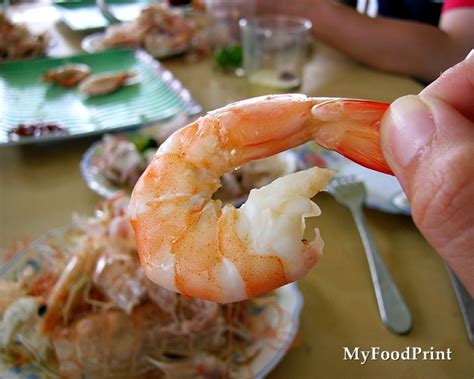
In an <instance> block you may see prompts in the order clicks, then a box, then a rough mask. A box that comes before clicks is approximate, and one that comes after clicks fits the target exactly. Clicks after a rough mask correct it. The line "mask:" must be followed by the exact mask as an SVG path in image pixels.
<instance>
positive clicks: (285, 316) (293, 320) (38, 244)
mask: <svg viewBox="0 0 474 379" xmlns="http://www.w3.org/2000/svg"><path fill="white" fill-rule="evenodd" d="M78 236H80V234H78V233H77V232H76V231H74V230H73V229H71V228H60V229H55V230H53V231H51V232H49V233H47V234H46V235H45V236H43V237H41V238H39V239H38V240H36V241H35V242H33V243H31V244H30V245H29V246H28V247H26V248H25V249H24V250H22V251H20V252H19V253H18V254H17V255H16V256H15V257H14V258H13V259H12V261H10V262H9V263H8V264H6V265H4V266H3V267H0V279H10V280H14V279H15V278H16V276H17V275H18V273H19V272H22V271H23V269H24V268H25V267H30V268H31V269H32V270H33V272H35V273H39V272H41V265H42V259H41V257H42V256H44V255H48V254H53V253H55V252H56V253H58V252H66V253H67V252H70V251H71V248H73V247H74V241H75V240H76V239H77V237H78ZM51 246H54V248H52V247H51ZM276 295H277V296H276V303H277V304H278V306H279V309H280V310H281V311H282V312H276V313H278V315H277V314H276V313H275V314H272V313H271V312H269V315H273V316H270V317H269V318H268V320H269V322H274V323H278V328H277V329H276V330H275V331H274V333H272V334H271V336H268V337H264V338H261V339H259V340H258V341H257V342H256V344H258V348H260V352H259V354H258V355H257V356H256V357H255V359H253V360H252V361H251V363H250V364H249V366H247V367H242V369H241V370H242V371H241V373H240V374H239V375H238V377H249V373H251V376H252V377H254V378H256V379H263V378H264V377H265V376H266V375H267V374H268V373H269V372H270V371H271V370H272V369H273V368H275V366H276V365H277V364H278V363H279V362H280V361H281V359H282V358H283V357H284V355H285V354H286V352H287V351H288V349H289V347H290V346H291V344H292V342H293V340H294V338H295V336H296V333H297V331H298V327H299V317H300V313H301V309H302V307H303V296H302V294H301V292H300V291H299V289H298V287H297V285H296V283H291V284H288V285H286V286H284V287H281V288H279V289H278V290H276ZM262 304H263V305H262V307H264V304H265V302H263V303H262ZM272 304H274V303H272ZM272 308H274V307H272ZM261 310H262V309H261V308H259V307H256V314H259V313H260V312H261ZM252 350H253V349H252ZM0 378H11V379H20V378H21V379H39V378H44V376H42V375H41V373H39V372H38V371H36V370H35V368H34V367H32V366H31V365H25V366H21V367H5V366H2V364H1V362H0Z"/></svg>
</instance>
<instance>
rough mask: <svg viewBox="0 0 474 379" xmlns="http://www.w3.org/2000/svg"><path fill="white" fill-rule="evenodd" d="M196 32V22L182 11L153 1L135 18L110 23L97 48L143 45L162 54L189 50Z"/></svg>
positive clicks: (154, 52)
mask: <svg viewBox="0 0 474 379" xmlns="http://www.w3.org/2000/svg"><path fill="white" fill-rule="evenodd" d="M194 35H195V31H194V26H193V23H192V22H191V20H189V19H188V18H186V17H184V16H183V15H182V12H181V11H180V10H177V9H173V8H170V7H168V6H167V5H166V4H151V5H149V6H148V7H146V8H144V9H143V10H142V11H141V13H140V15H139V16H138V17H137V18H136V19H135V20H134V21H131V22H127V23H122V24H116V25H110V26H109V27H108V28H107V29H106V31H105V34H104V35H103V38H101V41H100V46H98V47H99V50H104V49H110V48H117V47H132V48H143V49H145V50H146V51H148V52H149V53H150V54H151V55H153V56H157V57H160V56H166V55H168V54H169V53H170V52H183V51H185V50H187V49H188V48H189V47H190V45H191V42H192V39H193V37H194Z"/></svg>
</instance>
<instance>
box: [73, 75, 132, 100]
mask: <svg viewBox="0 0 474 379" xmlns="http://www.w3.org/2000/svg"><path fill="white" fill-rule="evenodd" d="M134 76H135V74H134V73H132V72H130V71H120V72H104V73H101V74H95V75H91V76H89V77H87V78H86V79H84V80H83V81H82V82H81V83H80V84H79V92H81V93H82V94H84V95H86V96H102V95H107V94H109V93H112V92H114V91H116V90H117V89H119V88H120V87H122V86H124V85H127V84H130V82H129V80H130V79H131V78H133V77H134Z"/></svg>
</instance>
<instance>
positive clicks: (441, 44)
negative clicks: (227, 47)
mask: <svg viewBox="0 0 474 379" xmlns="http://www.w3.org/2000/svg"><path fill="white" fill-rule="evenodd" d="M257 11H258V13H259V14H271V13H279V14H286V15H293V16H300V17H306V18H308V19H310V20H311V21H312V22H313V33H314V35H315V36H316V38H318V39H319V40H321V41H322V42H325V43H327V44H329V45H331V46H332V47H334V48H336V49H338V50H340V51H342V52H343V53H345V54H347V55H348V56H350V57H351V58H353V59H355V60H357V61H359V62H362V63H364V64H367V65H369V66H372V67H375V68H377V69H380V70H383V71H388V72H393V73H398V74H403V75H409V76H412V77H414V78H416V79H419V80H422V81H424V82H431V81H433V80H434V79H436V78H437V77H438V76H439V74H440V73H441V72H443V71H444V70H446V69H447V68H449V67H451V66H453V65H454V64H456V63H457V62H459V61H461V60H462V59H463V58H464V57H465V56H466V55H467V53H468V52H469V51H470V50H471V49H472V48H473V47H474V0H445V1H444V2H443V1H442V0H347V1H345V4H343V3H342V2H338V1H335V0H293V1H287V0H257Z"/></svg>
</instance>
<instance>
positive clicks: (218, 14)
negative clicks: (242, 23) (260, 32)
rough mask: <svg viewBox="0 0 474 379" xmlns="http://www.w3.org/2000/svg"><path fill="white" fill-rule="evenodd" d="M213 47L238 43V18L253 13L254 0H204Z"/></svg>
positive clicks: (250, 15) (249, 15) (252, 14)
mask: <svg viewBox="0 0 474 379" xmlns="http://www.w3.org/2000/svg"><path fill="white" fill-rule="evenodd" d="M206 9H207V12H208V14H209V17H210V19H211V23H212V34H211V36H212V42H213V44H214V46H215V47H221V46H235V45H240V34H239V20H240V19H241V18H244V17H252V16H254V15H255V0H206Z"/></svg>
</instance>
